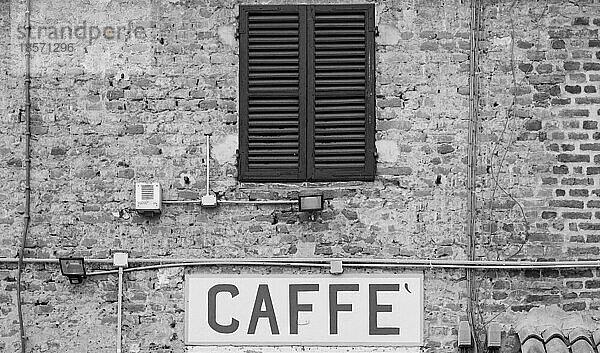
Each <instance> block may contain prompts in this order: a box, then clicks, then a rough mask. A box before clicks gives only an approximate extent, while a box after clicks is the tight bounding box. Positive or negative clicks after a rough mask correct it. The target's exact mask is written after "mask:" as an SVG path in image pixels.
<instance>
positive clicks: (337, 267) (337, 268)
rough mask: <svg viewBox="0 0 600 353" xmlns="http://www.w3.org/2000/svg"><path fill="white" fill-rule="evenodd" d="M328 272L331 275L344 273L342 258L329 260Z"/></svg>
mask: <svg viewBox="0 0 600 353" xmlns="http://www.w3.org/2000/svg"><path fill="white" fill-rule="evenodd" d="M329 273H331V274H332V275H341V274H342V273H344V267H343V266H342V260H331V262H330V263H329Z"/></svg>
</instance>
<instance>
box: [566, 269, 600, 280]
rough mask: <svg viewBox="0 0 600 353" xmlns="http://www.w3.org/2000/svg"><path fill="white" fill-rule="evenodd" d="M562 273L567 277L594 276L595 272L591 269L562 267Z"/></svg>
mask: <svg viewBox="0 0 600 353" xmlns="http://www.w3.org/2000/svg"><path fill="white" fill-rule="evenodd" d="M560 274H561V276H563V277H565V278H585V277H594V273H593V272H592V270H590V269H565V270H562V269H561V270H560Z"/></svg>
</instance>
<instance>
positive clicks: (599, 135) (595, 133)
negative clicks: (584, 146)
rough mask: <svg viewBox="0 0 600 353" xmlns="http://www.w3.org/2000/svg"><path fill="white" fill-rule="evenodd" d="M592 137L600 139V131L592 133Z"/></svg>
mask: <svg viewBox="0 0 600 353" xmlns="http://www.w3.org/2000/svg"><path fill="white" fill-rule="evenodd" d="M592 138H593V139H594V140H600V132H594V134H593V135H592Z"/></svg>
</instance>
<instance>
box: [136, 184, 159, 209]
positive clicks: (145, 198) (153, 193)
mask: <svg viewBox="0 0 600 353" xmlns="http://www.w3.org/2000/svg"><path fill="white" fill-rule="evenodd" d="M161 204H162V193H161V189H160V184H159V183H135V209H136V210H137V211H142V212H160V207H161Z"/></svg>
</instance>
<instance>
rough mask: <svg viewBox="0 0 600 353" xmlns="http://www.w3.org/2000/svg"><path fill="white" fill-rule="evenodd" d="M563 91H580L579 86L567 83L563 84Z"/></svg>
mask: <svg viewBox="0 0 600 353" xmlns="http://www.w3.org/2000/svg"><path fill="white" fill-rule="evenodd" d="M565 92H569V93H573V94H577V93H581V86H569V85H566V86H565Z"/></svg>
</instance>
